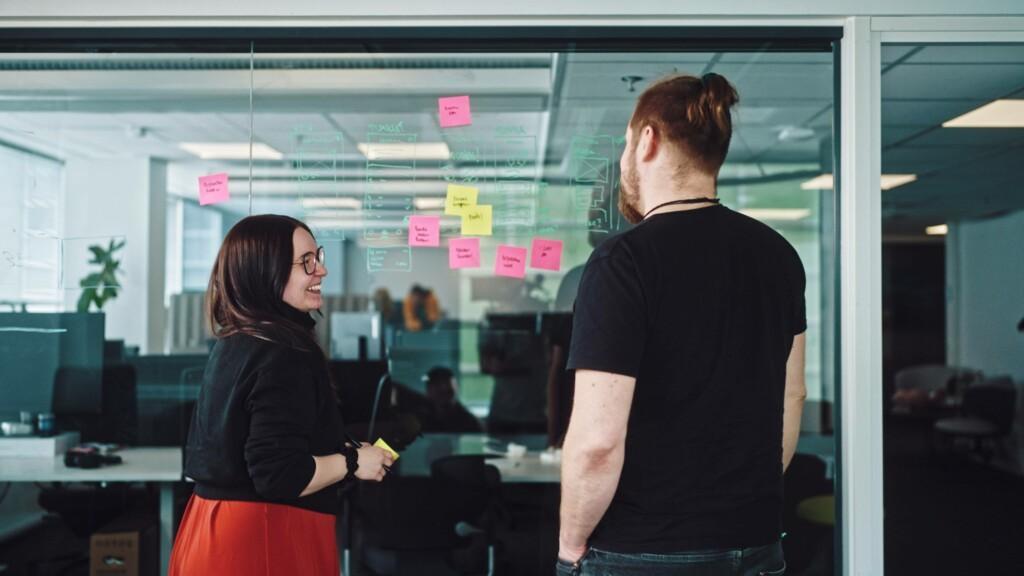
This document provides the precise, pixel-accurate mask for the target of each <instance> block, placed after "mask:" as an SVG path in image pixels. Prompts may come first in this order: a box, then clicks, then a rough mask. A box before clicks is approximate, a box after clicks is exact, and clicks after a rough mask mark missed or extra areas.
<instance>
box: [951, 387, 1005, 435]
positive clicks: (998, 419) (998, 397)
mask: <svg viewBox="0 0 1024 576" xmlns="http://www.w3.org/2000/svg"><path fill="white" fill-rule="evenodd" d="M963 410H964V414H965V415H967V416H971V417H974V418H981V419H983V420H988V421H989V422H991V423H993V424H994V425H995V426H996V433H997V435H999V436H1004V435H1006V434H1008V433H1009V432H1010V428H1011V427H1012V426H1013V417H1014V414H1015V413H1016V411H1017V388H1016V387H1015V386H1014V384H1013V379H1012V378H1010V377H1009V376H1000V377H996V378H990V379H988V380H985V381H984V382H983V383H981V384H977V385H975V386H970V387H968V388H967V390H965V391H964V404H963Z"/></svg>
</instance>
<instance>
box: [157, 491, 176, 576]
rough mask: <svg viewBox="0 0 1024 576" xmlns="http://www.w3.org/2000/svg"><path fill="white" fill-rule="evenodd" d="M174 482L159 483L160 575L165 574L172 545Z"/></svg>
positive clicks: (165, 575) (169, 561)
mask: <svg viewBox="0 0 1024 576" xmlns="http://www.w3.org/2000/svg"><path fill="white" fill-rule="evenodd" d="M173 524H174V484H173V483H172V482H161V483H160V576H167V568H168V566H169V565H170V563H171V546H173V545H174V526H173Z"/></svg>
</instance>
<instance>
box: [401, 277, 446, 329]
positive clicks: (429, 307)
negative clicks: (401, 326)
mask: <svg viewBox="0 0 1024 576" xmlns="http://www.w3.org/2000/svg"><path fill="white" fill-rule="evenodd" d="M402 314H403V316H404V317H405V329H406V330H408V331H409V332H419V331H420V330H429V329H430V328H433V327H434V324H436V323H437V321H438V320H440V319H441V306H440V305H439V304H438V303H437V296H434V292H433V291H431V290H430V289H429V288H424V287H423V286H420V285H419V284H413V285H412V288H410V289H409V294H407V295H406V297H405V302H403V303H402Z"/></svg>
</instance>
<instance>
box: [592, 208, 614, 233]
mask: <svg viewBox="0 0 1024 576" xmlns="http://www.w3.org/2000/svg"><path fill="white" fill-rule="evenodd" d="M611 229H612V223H611V221H610V220H609V219H608V211H607V210H605V209H604V208H591V209H590V210H588V211H587V230H590V231H591V232H611Z"/></svg>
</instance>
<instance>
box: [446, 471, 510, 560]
mask: <svg viewBox="0 0 1024 576" xmlns="http://www.w3.org/2000/svg"><path fill="white" fill-rule="evenodd" d="M430 476H431V478H433V479H434V480H436V481H437V482H438V484H439V485H440V486H442V490H443V491H444V492H445V495H446V501H447V502H448V503H449V507H448V509H447V512H448V514H449V516H448V522H449V523H450V526H451V527H450V530H452V531H453V532H455V535H456V536H458V537H459V543H458V545H457V546H456V547H454V548H453V550H452V557H451V562H452V564H453V565H454V566H455V567H456V568H457V569H459V570H460V573H472V574H487V576H493V574H494V564H495V562H494V555H495V548H496V539H495V527H496V525H497V523H498V521H499V519H500V518H502V516H503V509H502V507H501V504H500V500H499V497H498V495H499V494H500V492H501V474H500V473H499V472H498V469H497V468H495V467H494V466H492V465H490V464H487V462H486V460H485V457H484V456H477V455H455V456H446V457H444V458H439V459H437V460H435V461H434V462H433V463H431V465H430ZM480 538H482V539H483V542H484V544H485V545H486V547H487V555H486V565H485V566H486V570H482V569H481V568H483V566H482V565H481V563H480V562H479V561H478V558H474V556H477V555H475V554H473V553H472V552H473V551H474V550H473V547H474V546H473V545H474V543H475V541H477V540H479V539H480ZM460 552H466V553H461V554H460Z"/></svg>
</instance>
